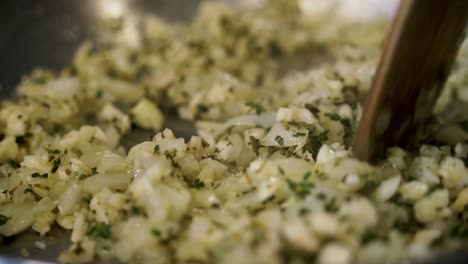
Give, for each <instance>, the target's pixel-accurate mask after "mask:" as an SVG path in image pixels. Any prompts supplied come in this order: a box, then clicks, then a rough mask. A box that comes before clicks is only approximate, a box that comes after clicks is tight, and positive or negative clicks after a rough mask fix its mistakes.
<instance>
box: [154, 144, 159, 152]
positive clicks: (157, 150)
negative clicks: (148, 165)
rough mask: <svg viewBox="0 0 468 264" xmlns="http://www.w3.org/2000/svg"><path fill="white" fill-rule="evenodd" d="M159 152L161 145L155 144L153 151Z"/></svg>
mask: <svg viewBox="0 0 468 264" xmlns="http://www.w3.org/2000/svg"><path fill="white" fill-rule="evenodd" d="M158 152H159V145H156V146H154V149H153V153H158Z"/></svg>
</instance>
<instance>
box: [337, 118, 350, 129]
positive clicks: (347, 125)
mask: <svg viewBox="0 0 468 264" xmlns="http://www.w3.org/2000/svg"><path fill="white" fill-rule="evenodd" d="M340 123H341V124H342V125H343V126H344V127H345V128H348V129H351V128H352V125H351V121H350V120H349V119H341V120H340Z"/></svg>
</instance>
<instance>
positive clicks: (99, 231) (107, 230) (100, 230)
mask: <svg viewBox="0 0 468 264" xmlns="http://www.w3.org/2000/svg"><path fill="white" fill-rule="evenodd" d="M88 235H90V236H93V237H96V238H103V239H109V238H111V237H112V230H111V226H110V225H106V224H105V223H97V224H96V225H94V226H93V227H91V228H90V229H88Z"/></svg>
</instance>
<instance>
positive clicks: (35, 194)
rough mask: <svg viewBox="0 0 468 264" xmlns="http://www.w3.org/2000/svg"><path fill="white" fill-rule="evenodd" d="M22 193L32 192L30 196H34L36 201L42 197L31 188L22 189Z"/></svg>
mask: <svg viewBox="0 0 468 264" xmlns="http://www.w3.org/2000/svg"><path fill="white" fill-rule="evenodd" d="M24 193H30V194H32V196H34V199H35V200H36V201H39V200H41V199H42V197H40V196H39V195H38V194H37V193H35V192H34V191H33V190H32V189H31V188H27V189H25V190H24Z"/></svg>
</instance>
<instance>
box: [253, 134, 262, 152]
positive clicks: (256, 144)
mask: <svg viewBox="0 0 468 264" xmlns="http://www.w3.org/2000/svg"><path fill="white" fill-rule="evenodd" d="M250 146H252V150H253V151H254V152H255V154H257V155H258V150H259V149H260V147H262V144H260V140H259V139H258V138H255V137H253V136H250Z"/></svg>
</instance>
